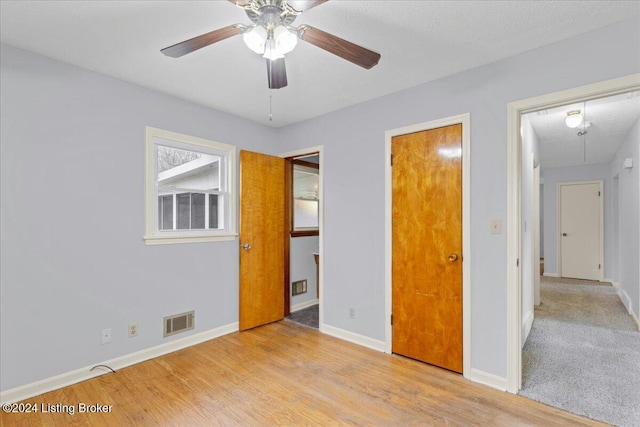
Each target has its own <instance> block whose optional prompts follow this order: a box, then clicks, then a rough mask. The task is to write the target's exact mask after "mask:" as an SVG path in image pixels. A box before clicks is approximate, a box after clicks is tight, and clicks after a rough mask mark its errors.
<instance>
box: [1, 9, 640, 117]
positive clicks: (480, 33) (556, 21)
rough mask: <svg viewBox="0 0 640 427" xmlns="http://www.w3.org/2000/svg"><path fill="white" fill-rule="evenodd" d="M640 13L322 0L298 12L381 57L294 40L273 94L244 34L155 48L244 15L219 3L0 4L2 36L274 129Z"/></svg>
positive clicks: (305, 20) (240, 19)
mask: <svg viewBox="0 0 640 427" xmlns="http://www.w3.org/2000/svg"><path fill="white" fill-rule="evenodd" d="M639 14H640V3H639V2H635V1H633V2H620V1H618V2H615V1H579V2H574V1H348V0H342V1H341V0H331V1H329V2H327V3H325V4H322V5H320V6H318V7H315V8H313V9H311V10H309V11H307V12H305V13H304V14H303V15H301V16H300V17H298V19H296V21H295V22H294V25H300V24H303V23H307V24H310V25H313V26H314V27H317V28H319V29H322V30H325V31H328V32H330V33H333V34H335V35H338V36H340V37H342V38H345V39H347V40H349V41H352V42H355V43H358V44H360V45H362V46H364V47H367V48H369V49H372V50H375V51H377V52H379V53H380V54H381V55H382V59H381V61H380V63H379V64H378V65H377V66H376V67H374V68H373V69H371V70H364V69H362V68H360V67H358V66H356V65H353V64H351V63H349V62H347V61H344V60H342V59H340V58H338V57H336V56H333V55H331V54H329V53H327V52H325V51H323V50H321V49H318V48H317V47H315V46H312V45H310V44H307V43H304V42H300V43H298V46H297V47H296V48H295V50H294V51H293V52H291V53H289V54H287V57H286V61H287V74H288V79H289V86H287V87H286V88H283V89H280V90H274V91H272V98H273V99H272V104H273V121H272V122H270V121H269V120H268V117H269V90H268V89H267V76H266V67H265V64H264V60H263V59H262V58H261V57H260V56H258V55H256V54H255V53H253V52H251V51H250V50H249V49H248V48H247V47H246V46H245V45H244V43H243V41H242V37H233V38H231V39H227V40H224V41H221V42H219V43H217V44H214V45H212V46H209V47H206V48H203V49H201V50H199V51H197V52H194V53H191V54H189V55H187V56H184V57H182V58H178V59H175V58H168V57H165V56H164V55H162V54H161V53H160V49H161V48H164V47H166V46H169V45H172V44H174V43H177V42H180V41H183V40H186V39H188V38H191V37H194V36H197V35H200V34H203V33H206V32H209V31H212V30H214V29H218V28H221V27H224V26H227V25H230V24H233V23H245V24H248V23H249V22H250V21H249V19H248V18H247V16H246V15H245V13H244V11H243V10H241V9H240V8H238V7H236V6H234V5H233V4H231V3H230V2H228V1H222V0H220V1H5V0H2V1H1V2H0V15H1V17H0V40H1V41H2V42H3V43H7V44H10V45H13V46H17V47H20V48H23V49H26V50H30V51H33V52H36V53H40V54H43V55H46V56H49V57H52V58H54V59H58V60H61V61H64V62H68V63H71V64H74V65H77V66H80V67H83V68H86V69H89V70H94V71H97V72H100V73H104V74H107V75H110V76H113V77H116V78H119V79H122V80H126V81H130V82H133V83H137V84H140V85H142V86H146V87H149V88H152V89H155V90H158V91H161V92H165V93H168V94H171V95H175V96H178V97H180V98H184V99H188V100H191V101H193V102H196V103H199V104H202V105H206V106H209V107H212V108H215V109H218V110H221V111H226V112H229V113H232V114H235V115H238V116H241V117H245V118H248V119H250V120H254V121H257V122H260V123H263V124H266V125H270V126H274V127H279V126H284V125H287V124H291V123H296V122H299V121H302V120H305V119H309V118H312V117H316V116H319V115H322V114H325V113H328V112H331V111H335V110H339V109H341V108H344V107H347V106H350V105H354V104H357V103H360V102H363V101H366V100H369V99H373V98H377V97H380V96H383V95H386V94H389V93H392V92H396V91H398V90H402V89H406V88H409V87H412V86H416V85H418V84H421V83H424V82H427V81H431V80H434V79H437V78H440V77H444V76H447V75H450V74H453V73H456V72H460V71H463V70H466V69H470V68H474V67H477V66H480V65H483V64H487V63H490V62H493V61H496V60H499V59H502V58H505V57H508V56H512V55H515V54H518V53H521V52H525V51H527V50H531V49H534V48H537V47H540V46H543V45H546V44H550V43H554V42H556V41H559V40H562V39H566V38H569V37H573V36H576V35H578V34H581V33H584V32H587V31H590V30H593V29H596V28H601V27H604V26H607V25H611V24H613V23H616V22H620V21H622V20H625V19H628V18H630V17H631V16H633V15H639Z"/></svg>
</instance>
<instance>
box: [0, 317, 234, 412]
mask: <svg viewBox="0 0 640 427" xmlns="http://www.w3.org/2000/svg"><path fill="white" fill-rule="evenodd" d="M238 328H239V324H238V322H234V323H230V324H228V325H224V326H220V327H219V328H215V329H210V330H208V331H204V332H200V333H198V334H194V335H190V336H188V337H185V338H181V339H177V340H174V341H171V342H168V343H165V344H160V345H157V346H155V347H151V348H146V349H144V350H140V351H137V352H135V353H130V354H126V355H124V356H120V357H116V358H114V359H109V360H105V361H103V362H98V363H96V364H95V365H93V366H85V367H84V368H80V369H76V370H75V371H71V372H66V373H64V374H60V375H56V376H55V377H51V378H46V379H44V380H40V381H36V382H34V383H31V384H27V385H24V386H21V387H16V388H13V389H10V390H6V391H3V392H2V393H0V403H3V404H4V403H14V402H19V401H21V400H24V399H28V398H30V397H33V396H38V395H40V394H43V393H47V392H49V391H52V390H57V389H59V388H62V387H66V386H69V385H72V384H76V383H79V382H82V381H86V380H89V379H91V378H95V377H99V376H101V375H104V374H107V373H110V372H111V371H107V370H105V369H100V370H94V371H91V368H92V367H95V366H96V365H107V366H109V367H111V368H113V369H114V370H118V369H122V368H126V367H127V366H131V365H135V364H136V363H140V362H144V361H146V360H149V359H153V358H155V357H159V356H163V355H165V354H168V353H173V352H174V351H178V350H182V349H183V348H186V347H191V346H194V345H196V344H200V343H202V342H205V341H209V340H212V339H214V338H218V337H221V336H223V335H227V334H230V333H232V332H237V331H238Z"/></svg>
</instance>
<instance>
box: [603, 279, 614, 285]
mask: <svg viewBox="0 0 640 427" xmlns="http://www.w3.org/2000/svg"><path fill="white" fill-rule="evenodd" d="M600 282H605V283H611V284H612V285H613V279H602V280H600Z"/></svg>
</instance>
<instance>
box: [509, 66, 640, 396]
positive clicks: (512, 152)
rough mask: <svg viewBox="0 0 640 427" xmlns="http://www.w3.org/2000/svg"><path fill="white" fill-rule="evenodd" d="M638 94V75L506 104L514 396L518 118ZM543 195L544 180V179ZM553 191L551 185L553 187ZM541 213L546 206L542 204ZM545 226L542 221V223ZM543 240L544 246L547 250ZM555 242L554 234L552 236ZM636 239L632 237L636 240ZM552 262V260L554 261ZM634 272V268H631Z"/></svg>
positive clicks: (514, 382) (518, 373) (518, 368)
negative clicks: (628, 94)
mask: <svg viewBox="0 0 640 427" xmlns="http://www.w3.org/2000/svg"><path fill="white" fill-rule="evenodd" d="M638 90H640V79H639V76H638V75H631V76H627V77H623V78H619V79H613V80H609V81H605V82H600V83H596V84H591V85H587V86H583V87H579V88H574V89H569V90H565V91H561V92H557V93H553V94H549V95H544V96H540V97H536V98H530V99H526V100H522V101H518V102H513V103H511V104H509V108H508V126H509V129H508V148H509V157H508V172H509V174H508V223H507V233H508V236H507V238H508V241H507V252H508V254H509V258H508V263H507V302H508V306H507V382H508V387H507V390H508V391H509V392H511V393H517V392H518V391H519V390H520V388H521V385H522V351H521V347H522V343H523V330H522V309H523V307H522V292H523V289H522V271H523V269H522V266H521V260H522V262H526V260H525V259H523V258H522V239H523V229H522V224H521V222H522V211H521V209H522V206H521V200H520V199H521V195H522V191H523V190H522V155H523V154H522V140H521V126H522V122H521V117H522V115H524V114H527V113H531V112H536V111H545V110H547V109H550V108H553V107H558V106H563V105H569V104H571V103H581V102H586V101H589V100H595V99H600V98H603V97H607V96H612V95H619V94H624V93H628V92H634V91H638ZM544 187H545V192H546V191H547V187H549V188H550V186H549V185H547V177H546V175H545V186H544ZM553 187H555V185H554V186H553ZM545 209H547V207H546V202H545ZM545 224H546V221H545ZM547 237H548V236H545V238H544V239H545V245H546V246H547ZM553 237H554V241H555V237H556V236H555V234H554V235H553ZM638 237H639V236H633V238H638ZM544 253H545V275H547V274H546V271H547V267H548V266H547V261H548V260H549V258H548V255H549V254H548V253H547V250H546V249H545V251H544ZM554 258H555V257H554ZM635 268H638V267H635Z"/></svg>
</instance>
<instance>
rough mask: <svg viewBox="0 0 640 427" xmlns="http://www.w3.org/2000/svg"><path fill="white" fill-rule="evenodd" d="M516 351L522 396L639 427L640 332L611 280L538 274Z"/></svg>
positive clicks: (591, 416) (600, 418) (612, 421)
mask: <svg viewBox="0 0 640 427" xmlns="http://www.w3.org/2000/svg"><path fill="white" fill-rule="evenodd" d="M541 300H542V304H541V305H540V306H539V307H536V310H535V320H534V323H533V328H532V329H531V333H530V334H529V337H528V339H527V342H526V343H525V346H524V348H523V351H522V357H523V359H522V363H523V387H522V390H521V391H520V394H521V395H522V396H525V397H528V398H530V399H534V400H537V401H540V402H543V403H546V404H548V405H551V406H555V407H558V408H562V409H565V410H568V411H571V412H574V413H577V414H580V415H585V416H587V417H590V418H593V419H597V420H600V421H604V422H607V423H609V424H613V425H619V426H640V386H639V385H640V333H639V332H638V330H637V328H636V325H635V323H634V322H633V320H632V319H631V317H630V316H629V315H628V314H627V312H626V309H625V308H624V305H622V302H620V298H619V297H618V295H617V293H616V289H615V288H613V287H612V286H611V285H610V284H603V283H599V282H590V281H585V280H575V279H556V278H549V277H543V278H542V280H541Z"/></svg>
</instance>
